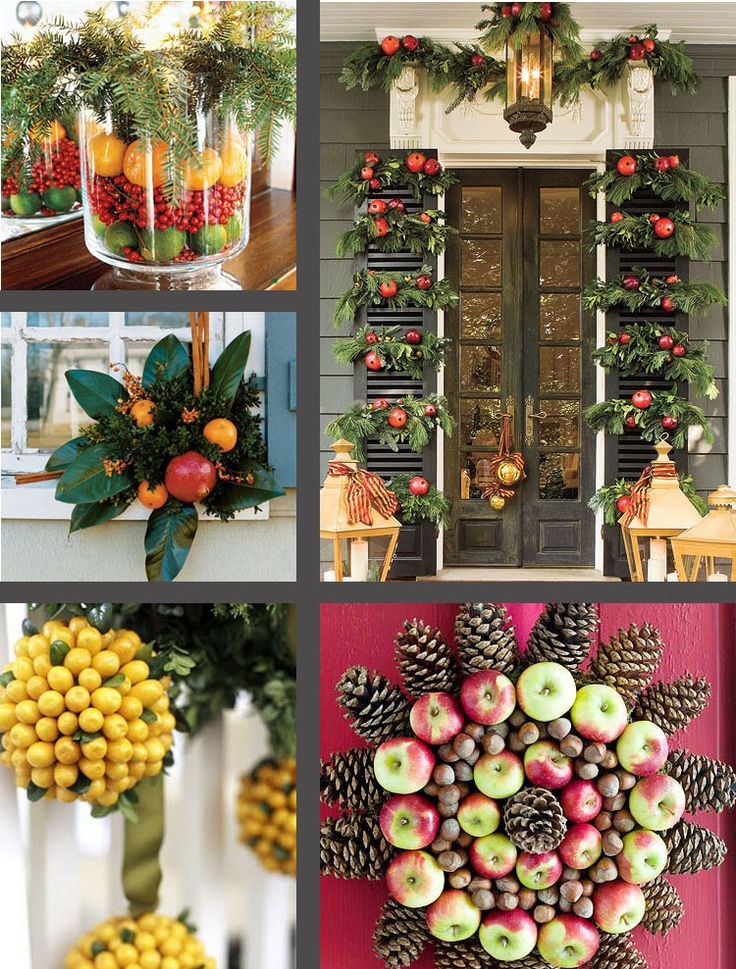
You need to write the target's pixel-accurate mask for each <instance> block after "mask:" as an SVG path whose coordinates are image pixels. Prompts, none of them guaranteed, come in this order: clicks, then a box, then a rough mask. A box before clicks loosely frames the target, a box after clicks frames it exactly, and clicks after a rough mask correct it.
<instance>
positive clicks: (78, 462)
mask: <svg viewBox="0 0 736 969" xmlns="http://www.w3.org/2000/svg"><path fill="white" fill-rule="evenodd" d="M108 457H109V449H108V446H107V445H106V444H94V445H92V447H89V448H85V449H84V451H82V452H80V454H79V455H78V456H77V457H76V458H75V459H74V461H73V462H72V463H71V464H70V465H69V467H68V468H67V469H66V470H65V471H64V474H63V475H62V476H61V477H60V478H59V481H58V484H57V485H56V498H57V500H58V501H65V502H68V503H69V504H71V505H76V504H89V503H91V502H95V501H101V500H102V499H103V498H112V497H113V495H117V494H119V493H120V492H121V491H125V489H126V488H130V487H132V485H133V484H134V481H133V479H132V478H131V476H130V475H129V474H128V473H127V472H125V471H123V473H122V474H117V473H116V472H113V473H112V474H111V475H108V474H107V472H106V471H105V466H104V464H103V461H105V459H107V458H108Z"/></svg>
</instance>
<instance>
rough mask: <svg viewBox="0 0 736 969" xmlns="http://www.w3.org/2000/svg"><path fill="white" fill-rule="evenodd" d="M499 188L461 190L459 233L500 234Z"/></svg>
mask: <svg viewBox="0 0 736 969" xmlns="http://www.w3.org/2000/svg"><path fill="white" fill-rule="evenodd" d="M501 229H502V214H501V187H500V186H499V185H483V186H477V187H472V188H471V187H466V188H464V189H463V202H462V212H461V221H460V231H461V232H483V233H494V232H501Z"/></svg>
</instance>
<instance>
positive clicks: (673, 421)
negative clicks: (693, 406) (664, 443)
mask: <svg viewBox="0 0 736 969" xmlns="http://www.w3.org/2000/svg"><path fill="white" fill-rule="evenodd" d="M679 423H680V422H679V421H678V420H677V418H676V417H669V416H665V417H663V418H662V427H663V428H664V429H665V430H666V431H674V429H675V428H676V427H677V425H678V424H679Z"/></svg>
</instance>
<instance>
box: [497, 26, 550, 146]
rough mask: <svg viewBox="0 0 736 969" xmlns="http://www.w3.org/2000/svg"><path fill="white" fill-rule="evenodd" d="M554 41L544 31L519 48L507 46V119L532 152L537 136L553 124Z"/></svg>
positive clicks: (535, 33)
mask: <svg viewBox="0 0 736 969" xmlns="http://www.w3.org/2000/svg"><path fill="white" fill-rule="evenodd" d="M552 48H553V44H552V38H551V37H550V35H549V33H548V32H547V31H546V30H545V29H544V28H540V29H538V30H535V31H534V32H533V33H532V34H531V35H529V36H528V37H525V38H524V39H523V40H522V42H521V43H520V44H519V45H518V46H517V45H516V44H515V43H514V40H513V38H510V39H509V40H508V41H507V42H506V110H505V111H504V118H505V119H506V121H508V123H509V127H510V128H511V130H512V131H518V132H520V133H521V142H522V144H523V145H524V146H525V147H526V148H530V147H531V146H532V145H533V144H534V142H535V140H536V132H538V131H543V130H544V129H545V128H546V127H547V125H548V124H549V123H550V122H551V121H552V74H553V63H552V53H553V50H552Z"/></svg>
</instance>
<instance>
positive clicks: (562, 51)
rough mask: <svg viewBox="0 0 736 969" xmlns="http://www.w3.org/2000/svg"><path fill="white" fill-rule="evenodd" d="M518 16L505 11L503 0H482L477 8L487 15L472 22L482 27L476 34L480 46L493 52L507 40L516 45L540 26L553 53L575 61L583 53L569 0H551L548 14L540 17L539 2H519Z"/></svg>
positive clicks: (541, 13)
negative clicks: (488, 0)
mask: <svg viewBox="0 0 736 969" xmlns="http://www.w3.org/2000/svg"><path fill="white" fill-rule="evenodd" d="M519 6H520V8H521V9H520V11H519V16H518V17H513V16H511V15H510V14H506V15H505V13H506V11H509V9H510V5H509V4H506V3H493V4H483V5H482V6H481V10H484V11H485V10H487V11H490V13H491V16H490V17H489V18H487V19H485V20H481V21H480V23H478V24H476V30H480V31H482V33H481V36H480V38H479V40H480V45H481V47H483V49H484V50H487V51H489V52H490V53H493V52H494V51H498V50H503V49H504V48H505V47H506V44H507V43H509V42H510V43H511V44H513V46H514V47H516V48H519V47H521V46H522V44H523V43H524V41H525V40H528V39H529V38H530V37H533V36H534V34H535V33H536V32H537V31H538V30H540V29H542V30H546V31H547V32H548V34H549V35H550V37H551V38H552V41H553V43H554V49H555V54H556V55H557V56H558V58H559V59H560V60H561V61H563V62H565V63H575V62H576V61H578V60H579V59H580V58H581V57H583V56H584V51H583V48H582V46H581V44H580V24H578V23H577V21H576V20H575V19H574V18H573V16H572V13H571V11H570V4H569V3H552V4H549V6H551V8H552V15H551V17H546V18H545V17H544V16H543V11H542V8H543V7H545V6H547V5H546V4H541V3H523V4H519Z"/></svg>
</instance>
